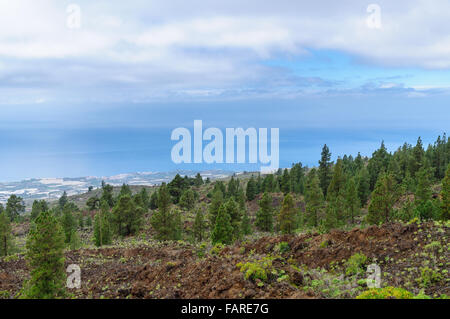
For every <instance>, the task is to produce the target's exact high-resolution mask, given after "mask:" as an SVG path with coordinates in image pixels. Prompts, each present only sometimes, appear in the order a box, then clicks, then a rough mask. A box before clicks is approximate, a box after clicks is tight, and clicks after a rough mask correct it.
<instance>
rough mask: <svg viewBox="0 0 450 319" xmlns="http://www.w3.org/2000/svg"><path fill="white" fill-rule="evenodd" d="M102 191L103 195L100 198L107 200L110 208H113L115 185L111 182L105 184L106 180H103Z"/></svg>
mask: <svg viewBox="0 0 450 319" xmlns="http://www.w3.org/2000/svg"><path fill="white" fill-rule="evenodd" d="M102 191H103V192H102V197H101V198H100V200H104V201H106V202H107V203H108V206H109V208H113V207H114V205H115V201H114V196H113V187H112V186H111V185H109V184H105V182H102Z"/></svg>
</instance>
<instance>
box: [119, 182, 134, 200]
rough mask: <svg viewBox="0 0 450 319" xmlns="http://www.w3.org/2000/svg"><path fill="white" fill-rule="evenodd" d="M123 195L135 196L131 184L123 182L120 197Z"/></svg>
mask: <svg viewBox="0 0 450 319" xmlns="http://www.w3.org/2000/svg"><path fill="white" fill-rule="evenodd" d="M122 196H130V197H132V196H133V195H132V192H131V188H130V186H129V185H127V184H125V183H123V184H122V187H121V188H120V192H119V196H118V197H119V198H120V197H122Z"/></svg>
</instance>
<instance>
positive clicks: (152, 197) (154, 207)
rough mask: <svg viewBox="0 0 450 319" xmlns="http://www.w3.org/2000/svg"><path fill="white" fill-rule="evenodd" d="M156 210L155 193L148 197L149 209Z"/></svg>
mask: <svg viewBox="0 0 450 319" xmlns="http://www.w3.org/2000/svg"><path fill="white" fill-rule="evenodd" d="M157 208H158V192H157V191H155V192H153V193H152V196H151V197H150V209H157Z"/></svg>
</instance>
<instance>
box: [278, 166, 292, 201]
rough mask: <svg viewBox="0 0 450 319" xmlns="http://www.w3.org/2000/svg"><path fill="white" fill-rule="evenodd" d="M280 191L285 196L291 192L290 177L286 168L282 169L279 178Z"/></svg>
mask: <svg viewBox="0 0 450 319" xmlns="http://www.w3.org/2000/svg"><path fill="white" fill-rule="evenodd" d="M280 190H281V191H282V192H283V194H285V195H286V194H287V193H289V192H290V191H291V177H290V176H289V171H288V170H287V168H285V169H284V171H283V175H282V176H281V181H280Z"/></svg>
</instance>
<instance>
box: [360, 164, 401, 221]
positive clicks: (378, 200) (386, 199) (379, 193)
mask: <svg viewBox="0 0 450 319" xmlns="http://www.w3.org/2000/svg"><path fill="white" fill-rule="evenodd" d="M399 196H400V193H399V189H398V187H397V184H396V182H395V179H394V178H393V177H392V176H391V175H389V174H386V173H383V174H380V178H379V179H378V181H377V184H376V186H375V189H374V191H373V192H372V199H371V201H370V204H369V213H368V215H367V222H368V223H370V224H380V223H383V222H388V221H389V220H390V219H391V218H392V217H393V213H394V204H395V203H396V202H397V200H398V198H399Z"/></svg>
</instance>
